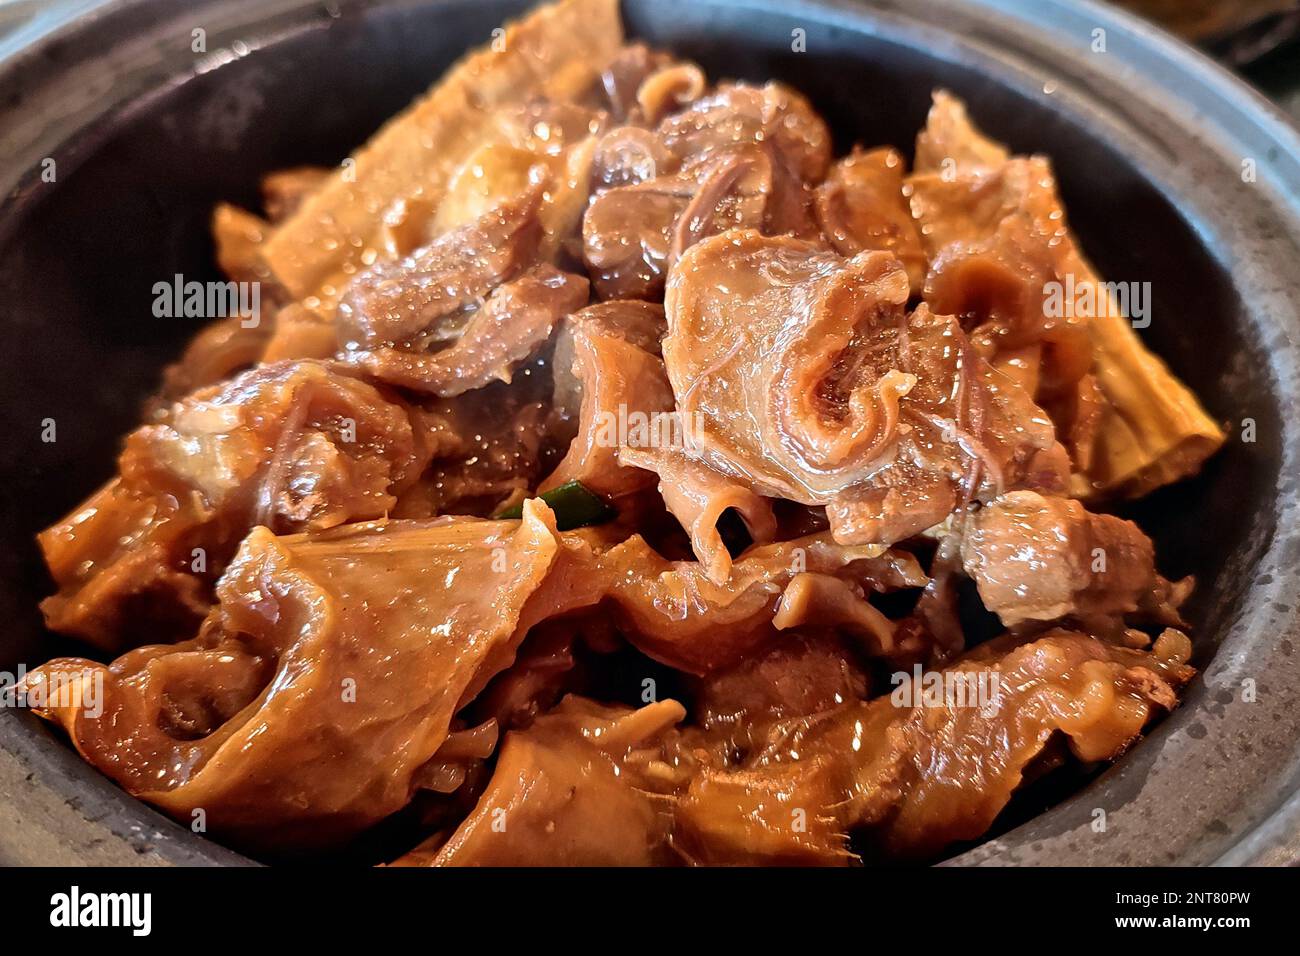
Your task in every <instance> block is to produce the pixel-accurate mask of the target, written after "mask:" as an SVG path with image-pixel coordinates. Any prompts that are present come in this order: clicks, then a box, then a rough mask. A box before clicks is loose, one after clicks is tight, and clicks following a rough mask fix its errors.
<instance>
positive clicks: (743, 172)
mask: <svg viewBox="0 0 1300 956" xmlns="http://www.w3.org/2000/svg"><path fill="white" fill-rule="evenodd" d="M775 188H776V184H775V183H774V179H773V169H772V165H771V161H770V159H769V158H768V154H767V152H765V151H764V150H762V149H760V148H758V147H755V146H736V147H729V148H728V149H726V150H722V151H718V152H716V153H713V154H710V155H708V156H706V157H704V158H703V159H701V160H700V161H699V162H697V163H695V164H693V165H691V166H689V167H688V168H686V169H684V170H682V171H680V172H677V173H673V174H671V175H667V176H659V177H656V178H654V179H651V180H649V181H647V182H641V183H635V184H633V185H629V186H620V187H617V188H615V189H610V190H608V191H606V192H603V193H601V194H600V195H598V196H597V197H595V199H594V200H593V201H592V203H591V205H590V206H589V207H588V208H587V212H586V214H585V215H584V217H583V223H582V235H583V258H584V260H585V262H586V264H587V266H588V268H589V270H590V271H591V274H592V279H593V283H594V285H595V287H596V291H597V293H598V294H599V295H600V296H601V297H602V298H606V299H609V298H628V299H656V298H658V297H659V296H660V295H661V294H662V293H663V287H664V280H665V276H666V275H667V274H668V271H669V269H671V268H672V266H673V264H674V263H676V262H677V260H678V259H680V258H681V255H682V253H683V252H685V251H686V250H687V249H688V248H690V246H691V245H692V244H693V243H695V242H697V241H699V239H701V238H703V237H704V236H708V235H713V234H715V233H719V232H723V231H725V230H727V229H730V228H733V227H737V226H751V227H753V228H757V229H762V228H764V226H765V223H766V222H767V218H768V208H769V203H771V202H772V197H773V193H774V189H775Z"/></svg>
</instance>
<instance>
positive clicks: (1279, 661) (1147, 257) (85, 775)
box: [0, 0, 1300, 864]
mask: <svg viewBox="0 0 1300 956" xmlns="http://www.w3.org/2000/svg"><path fill="white" fill-rule="evenodd" d="M523 6H524V4H523V3H519V2H510V0H396V2H391V3H379V2H374V3H371V2H346V0H338V2H326V3H321V2H307V0H200V2H195V0H135V2H121V3H111V4H109V5H108V6H107V7H105V8H101V9H99V10H98V11H97V12H94V13H92V14H90V15H88V16H85V17H83V18H81V19H78V20H77V21H75V22H73V23H71V24H69V25H67V26H66V27H62V28H59V29H57V30H56V31H55V32H53V33H52V34H50V35H46V36H43V37H40V38H37V39H35V40H33V41H32V42H28V43H27V44H26V45H25V46H23V47H22V48H21V49H19V50H17V51H16V52H14V51H11V52H10V55H9V56H8V57H7V59H6V60H5V61H4V62H3V63H2V64H0V155H2V156H3V163H0V196H5V197H6V199H5V201H4V204H3V207H0V329H2V330H3V333H4V339H3V344H4V373H3V375H0V400H2V407H3V409H4V413H5V422H4V428H5V434H4V441H3V443H2V444H0V476H2V479H3V480H2V481H0V535H3V539H2V540H3V547H0V616H2V617H3V620H4V621H5V628H4V631H3V636H2V637H0V669H3V670H8V671H13V670H14V669H15V667H16V665H17V664H18V663H20V662H21V663H23V664H25V665H27V666H28V667H30V666H33V665H34V664H36V663H39V662H40V661H42V660H44V659H46V658H47V657H49V656H50V655H51V654H52V653H55V652H56V651H66V650H67V647H66V646H65V645H61V644H60V643H59V642H58V641H57V639H55V638H53V637H51V636H50V635H49V634H47V633H46V632H45V631H44V630H43V628H42V626H41V621H40V615H39V613H38V612H37V609H36V604H37V601H38V600H39V599H40V598H41V597H42V596H44V595H45V594H46V593H48V592H49V590H50V583H49V581H48V579H47V577H46V574H45V572H44V570H43V567H42V563H41V560H40V557H39V555H38V553H37V551H36V548H35V545H34V543H33V540H32V536H33V534H34V533H35V532H36V531H38V530H39V529H41V528H42V527H44V526H45V525H47V524H49V523H50V522H51V521H53V520H54V519H56V518H58V517H59V516H61V515H62V514H63V513H64V512H65V511H66V510H67V509H68V508H69V507H71V506H72V505H73V504H75V503H76V502H77V501H79V500H80V499H82V498H83V497H84V496H85V495H86V494H87V493H88V492H89V491H91V490H92V489H93V488H94V487H95V486H96V485H97V484H99V483H100V482H101V481H102V480H104V479H105V478H106V477H107V476H108V475H109V474H110V472H111V469H112V467H113V460H114V456H115V453H116V450H117V447H118V441H119V436H121V435H122V434H124V433H125V432H126V431H127V430H128V429H130V428H131V427H132V426H133V425H134V424H135V423H136V421H137V420H138V414H139V408H140V404H141V401H142V400H143V399H144V398H145V396H146V395H148V394H149V392H150V391H151V390H152V389H153V388H154V387H155V386H156V384H157V382H158V376H159V371H160V369H161V367H162V366H163V364H164V363H165V362H167V361H168V360H169V359H171V358H172V357H174V356H175V355H177V354H178V353H179V351H180V349H181V347H182V345H183V343H184V342H185V341H186V340H187V339H188V337H189V336H190V335H191V334H192V333H193V332H194V331H195V328H194V327H193V326H192V325H191V324H186V323H184V322H181V321H176V320H161V319H156V318H154V317H153V315H152V312H151V309H150V305H151V302H152V291H151V290H152V286H153V283H154V282H156V281H158V280H159V279H160V278H166V277H169V276H171V275H172V274H173V273H177V272H179V273H183V274H185V275H186V276H187V277H192V276H197V277H202V278H209V277H215V276H214V275H213V265H212V249H211V245H210V242H209V239H208V229H207V218H208V215H209V211H210V209H211V208H212V205H213V203H215V202H216V201H217V200H219V199H231V200H234V201H237V202H242V203H245V204H248V205H253V204H255V203H256V184H257V180H258V176H259V174H261V173H263V172H266V171H268V170H272V169H276V168H279V167H284V166H290V165H294V164H298V163H319V164H330V163H334V162H337V161H338V160H339V159H340V158H341V157H342V156H344V155H346V154H347V152H348V151H349V150H350V149H351V148H352V147H353V146H355V145H356V144H358V143H360V142H362V141H363V140H364V139H365V138H366V137H367V135H368V134H369V133H370V132H371V131H372V130H374V129H375V128H376V126H377V125H378V124H379V123H380V122H382V121H383V120H384V119H385V118H386V117H388V116H389V115H391V114H392V113H393V112H395V111H397V110H398V109H400V108H401V107H402V106H403V105H405V104H406V103H407V102H408V101H409V100H410V98H411V97H412V96H414V95H415V94H416V93H417V92H419V91H420V90H422V89H423V88H424V87H426V86H427V85H428V84H429V82H430V81H431V80H432V79H434V78H435V77H436V76H437V75H439V74H440V73H441V72H442V70H443V69H444V68H445V67H447V66H448V65H449V64H450V63H451V62H452V61H453V60H454V59H455V58H456V57H457V56H459V55H460V54H461V53H462V52H463V51H464V50H465V49H467V48H468V47H471V46H474V45H478V44H481V43H483V42H485V41H486V40H487V39H488V38H489V37H490V34H491V30H492V28H493V27H495V26H496V25H498V24H499V23H500V22H501V21H502V20H504V19H506V18H507V17H509V16H511V15H513V14H515V13H517V12H518V11H519V9H520V8H521V7H523ZM624 7H625V16H626V20H627V24H628V27H629V30H630V32H631V33H632V34H634V35H637V36H640V37H643V38H646V39H648V40H651V41H653V42H656V43H660V44H664V45H668V46H671V47H673V48H674V49H675V50H677V51H679V52H681V53H683V54H686V55H689V56H691V57H694V58H696V59H698V60H699V61H700V62H702V63H703V64H704V66H705V67H706V68H707V69H708V70H709V71H710V73H711V74H712V75H714V76H733V77H743V78H747V79H758V80H761V79H766V78H768V77H777V78H780V79H782V80H785V81H787V82H789V83H791V84H793V85H795V86H797V87H798V88H800V89H802V90H804V91H805V92H806V93H808V94H809V95H810V96H811V97H812V99H813V101H814V102H815V104H816V105H817V107H818V108H819V109H821V110H822V112H823V113H824V115H825V116H826V117H827V119H828V120H829V121H830V123H831V124H832V126H833V128H834V129H835V131H836V134H837V137H838V146H839V148H840V149H845V148H847V147H848V146H850V145H851V144H852V143H853V142H854V141H855V140H860V141H862V142H864V143H865V144H867V145H874V144H879V143H894V144H900V145H902V144H908V143H910V142H911V141H912V137H913V136H914V134H915V132H916V130H917V128H918V127H919V126H920V125H921V123H922V120H923V117H924V115H925V110H926V106H927V102H928V98H929V93H930V90H931V88H932V87H935V86H945V87H948V88H950V89H952V90H954V91H955V92H956V93H958V94H959V95H961V96H963V97H965V98H966V99H967V100H968V101H969V103H970V105H971V108H972V110H973V112H974V114H975V116H976V118H977V120H978V122H979V123H980V124H982V125H983V126H985V127H986V128H987V129H988V131H989V132H990V133H991V134H992V135H994V136H996V137H998V138H1000V139H1003V140H1005V141H1007V142H1008V143H1010V144H1011V145H1012V146H1013V147H1015V148H1016V149H1017V150H1019V151H1038V152H1043V153H1046V154H1048V155H1049V156H1050V157H1051V158H1052V160H1053V161H1054V163H1055V165H1056V169H1057V171H1058V173H1059V177H1060V182H1061V186H1062V189H1063V191H1064V195H1065V200H1066V204H1067V207H1068V209H1069V211H1070V215H1071V219H1072V221H1073V224H1074V226H1075V228H1076V230H1077V232H1078V233H1079V235H1080V236H1081V238H1082V241H1083V244H1084V246H1085V247H1086V250H1087V252H1088V254H1089V255H1090V256H1091V257H1092V259H1093V260H1094V261H1095V262H1096V264H1097V265H1098V266H1099V268H1100V270H1101V272H1102V274H1103V275H1105V276H1107V277H1108V278H1111V279H1116V280H1135V281H1147V282H1150V283H1151V284H1152V291H1153V310H1152V318H1153V321H1152V323H1151V326H1150V328H1149V329H1147V330H1146V332H1145V333H1144V334H1145V335H1146V336H1147V338H1148V341H1149V342H1150V343H1151V344H1152V345H1153V346H1154V347H1155V348H1156V350H1157V351H1159V353H1160V354H1161V355H1162V356H1164V357H1165V359H1166V360H1167V361H1168V362H1169V364H1170V365H1171V366H1172V367H1173V368H1174V370H1175V371H1176V372H1177V373H1178V374H1179V375H1181V376H1182V377H1183V378H1184V379H1186V380H1187V381H1188V382H1189V383H1190V384H1191V385H1192V386H1193V387H1194V388H1195V390H1196V391H1197V393H1198V394H1199V395H1200V396H1201V397H1202V398H1203V400H1204V401H1205V403H1206V404H1207V406H1208V407H1209V408H1210V409H1211V411H1212V412H1213V414H1214V415H1215V416H1217V417H1218V418H1220V419H1221V420H1223V421H1224V422H1225V423H1226V424H1227V425H1228V427H1229V431H1230V434H1231V436H1232V438H1231V440H1230V441H1229V442H1228V445H1227V447H1226V449H1225V450H1224V452H1223V453H1222V454H1221V455H1220V456H1219V457H1218V458H1216V459H1215V460H1214V461H1213V462H1211V464H1210V465H1209V467H1208V468H1207V469H1206V470H1205V472H1204V473H1203V474H1202V475H1201V476H1200V477H1199V478H1197V479H1196V480H1194V481H1191V482H1188V483H1185V484H1183V485H1180V486H1178V487H1175V488H1170V489H1166V490H1164V491H1162V492H1160V493H1158V494H1156V495H1154V496H1152V497H1151V498H1150V499H1149V500H1147V501H1145V502H1143V503H1142V505H1141V506H1140V508H1139V509H1138V510H1139V511H1140V515H1139V517H1140V518H1141V520H1143V521H1144V523H1145V524H1146V527H1147V528H1148V529H1149V530H1150V531H1151V532H1152V533H1153V535H1154V537H1155V539H1156V542H1157V546H1158V549H1159V553H1160V555H1161V558H1162V566H1163V568H1164V569H1165V572H1166V573H1167V574H1169V575H1171V576H1173V575H1181V574H1185V573H1195V574H1196V575H1197V577H1198V578H1199V580H1200V582H1201V586H1200V589H1199V592H1198V595H1197V597H1196V600H1195V604H1194V606H1193V607H1192V608H1191V609H1190V616H1191V617H1192V618H1193V620H1194V621H1195V622H1196V625H1197V629H1196V640H1197V657H1198V659H1197V661H1196V663H1197V664H1198V665H1199V667H1200V668H1201V669H1202V670H1201V674H1200V676H1199V677H1198V678H1197V679H1196V682H1195V684H1194V685H1193V686H1192V687H1191V689H1190V692H1189V693H1188V695H1187V698H1186V700H1185V702H1184V703H1183V705H1182V706H1181V707H1180V708H1179V709H1178V710H1177V712H1176V713H1174V714H1173V715H1172V716H1171V717H1169V718H1168V719H1166V720H1165V721H1163V722H1162V723H1161V724H1160V725H1159V726H1158V727H1156V728H1155V729H1154V730H1153V732H1152V733H1151V734H1150V735H1149V736H1148V737H1147V738H1146V739H1145V740H1143V741H1142V742H1141V743H1140V744H1139V745H1138V746H1137V747H1136V748H1134V750H1133V751H1132V752H1131V753H1129V754H1128V755H1127V756H1125V757H1124V758H1123V759H1122V760H1121V761H1120V762H1119V763H1118V764H1117V765H1116V766H1115V767H1113V768H1111V769H1109V770H1107V771H1106V772H1104V773H1102V774H1100V775H1099V776H1096V777H1095V778H1093V779H1091V780H1090V781H1087V782H1086V784H1084V785H1083V786H1082V789H1078V790H1076V791H1074V792H1072V793H1071V794H1065V795H1063V794H1061V793H1059V792H1050V793H1047V792H1040V793H1039V794H1037V795H1036V796H1034V797H1031V798H1030V799H1029V800H1027V801H1026V800H1021V801H1020V802H1019V804H1018V805H1017V807H1016V809H1015V810H1014V811H1013V813H1012V814H1011V815H1010V816H1008V817H1007V818H1006V819H1004V820H1003V821H1001V827H1000V829H1001V835H1000V836H998V837H996V838H994V839H992V840H989V841H987V842H984V843H982V844H980V845H978V846H975V847H973V848H968V849H965V850H964V852H961V853H959V854H958V855H956V856H955V857H954V858H953V860H952V862H955V863H1022V864H1034V863H1046V864H1164V863H1185V864H1204V863H1211V862H1216V861H1218V862H1232V863H1247V862H1285V861H1292V860H1294V859H1296V857H1297V855H1300V797H1296V796H1295V794H1296V791H1297V784H1298V783H1300V740H1298V739H1297V736H1298V735H1297V727H1300V654H1297V643H1300V626H1298V621H1300V611H1298V609H1297V602H1298V601H1300V570H1298V568H1297V565H1298V564H1300V523H1298V521H1297V508H1298V505H1300V494H1298V491H1300V490H1298V488H1297V481H1298V480H1300V465H1298V463H1297V456H1298V455H1300V402H1298V401H1297V395H1300V361H1298V360H1300V349H1298V341H1297V340H1298V338H1300V322H1298V321H1297V315H1298V314H1300V201H1298V200H1297V193H1298V191H1300V139H1298V138H1297V135H1296V132H1295V130H1294V129H1292V128H1291V127H1289V126H1288V125H1287V124H1286V123H1285V121H1283V120H1282V119H1281V118H1280V117H1279V115H1278V114H1277V113H1276V112H1275V111H1274V110H1273V109H1272V108H1271V107H1270V106H1269V105H1268V104H1267V103H1266V102H1265V101H1263V100H1262V99H1261V98H1259V97H1258V96H1256V95H1255V94H1253V93H1252V92H1251V91H1250V90H1249V89H1247V88H1246V87H1244V86H1243V85H1241V84H1240V83H1239V82H1237V81H1235V80H1233V79H1232V78H1230V77H1229V76H1228V75H1226V74H1225V73H1223V72H1222V71H1220V70H1219V69H1217V68H1216V67H1215V66H1213V65H1212V64H1211V63H1209V62H1208V61H1206V60H1205V59H1203V58H1201V57H1200V56H1198V55H1197V54H1196V53H1194V52H1192V51H1191V50H1189V49H1188V48H1186V47H1184V46H1181V45H1179V44H1177V43H1176V42H1174V41H1172V40H1170V39H1169V38H1167V37H1165V36H1164V35H1162V34H1160V33H1159V32H1158V31H1156V30H1154V29H1153V28H1151V27H1149V26H1146V25H1144V24H1142V23H1140V22H1138V21H1136V20H1133V19H1131V18H1129V17H1127V16H1124V15H1122V14H1120V13H1117V12H1115V11H1113V10H1110V9H1107V8H1103V7H1101V6H1098V5H1095V4H1090V3H1067V2H1064V0H978V2H976V0H969V2H956V0H906V2H899V0H875V2H863V3H845V2H830V0H828V2H801V0H738V2H728V0H628V2H626V3H625V4H624ZM199 27H201V28H203V29H204V30H205V31H206V35H207V49H208V51H209V52H208V53H206V54H194V53H192V52H191V36H192V32H191V31H193V30H194V29H196V28H199ZM796 29H802V30H804V31H805V37H806V52H800V53H796V52H792V31H794V30H796ZM1098 31H1101V32H1098ZM1099 38H1104V47H1105V49H1104V52H1101V51H1100V50H1097V49H1095V47H1098V46H1100V42H1099ZM46 159H53V160H54V161H55V164H56V166H55V168H56V172H57V175H56V179H55V182H53V183H47V182H43V181H42V179H41V175H40V174H41V171H42V163H43V161H44V160H46ZM1243 163H1244V164H1246V167H1250V168H1253V169H1254V171H1255V177H1254V179H1255V181H1254V182H1246V181H1243V175H1242V173H1243V168H1245V167H1243ZM47 418H53V419H55V421H56V422H57V428H58V431H57V438H58V440H57V442H55V443H53V444H47V443H44V442H42V440H41V430H42V421H43V420H44V419H47ZM1247 421H1249V422H1253V432H1254V434H1253V437H1254V439H1255V440H1254V441H1253V442H1247V441H1243V440H1242V434H1243V427H1249V426H1244V425H1243V423H1245V422H1247ZM1252 688H1253V690H1254V693H1253V694H1252V693H1250V690H1251V689H1252ZM1252 698H1253V699H1252ZM1036 801H1037V802H1036ZM1098 809H1102V810H1105V813H1106V824H1107V825H1106V827H1105V829H1104V831H1102V832H1097V830H1096V828H1095V827H1094V826H1093V823H1094V821H1095V820H1096V819H1098V815H1097V814H1096V812H1095V811H1096V810H1098ZM0 862H6V863H53V864H108V863H119V864H120V863H134V862H141V863H161V862H166V863H239V862H247V861H246V860H244V859H243V858H242V857H240V856H238V855H237V854H235V853H232V852H230V851H229V850H227V849H224V848H222V847H220V846H218V845H216V844H214V843H211V842H208V841H206V840H204V839H202V838H200V837H197V836H194V835H192V834H191V833H189V832H188V831H187V830H185V829H184V828H182V827H179V826H177V825H176V824H174V823H172V822H171V821H170V820H167V819H165V818H163V817H161V816H160V815H158V814H157V813H155V812H154V811H152V810H150V809H149V808H148V807H146V806H144V805H143V804H140V803H138V802H137V801H135V800H133V799H132V798H131V797H129V796H127V795H126V794H125V793H123V792H122V791H120V790H118V789H117V788H116V787H115V786H114V785H113V784H111V783H109V782H108V781H107V780H105V779H104V778H102V777H101V776H99V775H98V774H97V773H96V772H94V771H93V770H91V769H90V768H89V767H87V766H85V765H84V764H83V763H82V762H81V761H80V760H79V759H78V758H77V757H76V755H75V754H74V753H73V752H72V751H71V749H70V748H69V747H68V746H67V744H66V742H64V741H63V740H62V739H61V738H60V737H59V736H58V735H57V734H55V733H53V732H51V731H50V730H49V729H47V728H46V727H44V726H42V725H41V723H40V722H39V721H38V720H36V719H35V718H34V717H33V716H32V715H31V714H29V713H26V712H22V711H16V710H13V709H7V710H3V711H0Z"/></svg>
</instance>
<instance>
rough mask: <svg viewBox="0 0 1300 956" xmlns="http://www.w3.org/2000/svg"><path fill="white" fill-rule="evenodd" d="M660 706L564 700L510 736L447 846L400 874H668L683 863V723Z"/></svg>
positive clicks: (670, 704) (409, 860) (429, 851)
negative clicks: (652, 870) (512, 869)
mask: <svg viewBox="0 0 1300 956" xmlns="http://www.w3.org/2000/svg"><path fill="white" fill-rule="evenodd" d="M685 715H686V712H685V710H684V709H683V708H682V705H681V704H679V703H677V702H676V701H673V700H663V701H658V702H656V703H653V704H649V705H647V706H645V707H642V708H641V709H639V710H632V709H630V708H626V707H610V706H603V705H601V704H597V703H595V702H593V701H588V700H585V699H583V698H579V697H567V698H565V700H564V701H563V702H562V703H561V704H560V706H559V707H557V708H556V709H555V710H554V711H552V712H551V713H549V714H547V715H546V716H544V717H540V718H538V719H537V720H536V721H535V722H534V723H533V725H532V726H531V727H529V728H528V729H527V730H524V731H515V732H513V733H511V734H508V735H507V736H506V739H505V743H504V744H503V745H502V748H501V754H500V757H499V759H498V760H497V765H496V769H495V771H494V772H493V775H492V782H491V784H490V785H489V786H488V789H487V791H486V792H485V793H484V794H483V796H482V797H481V798H480V799H479V802H478V805H477V806H476V807H475V808H474V811H473V812H472V813H471V814H470V815H469V816H468V817H467V818H466V819H465V821H464V822H463V823H461V825H460V826H459V827H457V828H456V830H455V832H454V833H452V834H451V835H450V837H448V838H446V839H445V842H444V841H443V839H442V838H435V840H434V841H432V843H431V844H430V845H426V846H424V847H421V848H418V849H417V850H415V851H413V852H412V853H410V854H407V855H406V856H405V857H402V858H401V859H399V860H398V861H396V865H398V866H662V865H669V864H672V863H675V862H679V858H678V857H677V855H676V854H675V853H674V851H673V849H672V846H671V843H670V837H671V833H672V819H673V818H672V812H671V811H672V802H671V801H672V790H673V787H674V785H675V784H677V783H678V782H679V781H680V779H681V778H682V776H683V773H684V771H683V769H682V768H681V767H680V766H676V767H675V766H673V755H674V751H675V750H676V746H675V744H676V743H677V737H678V735H677V734H676V732H675V731H674V730H673V727H674V725H675V724H676V723H677V722H678V721H680V720H682V718H683V717H685Z"/></svg>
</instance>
